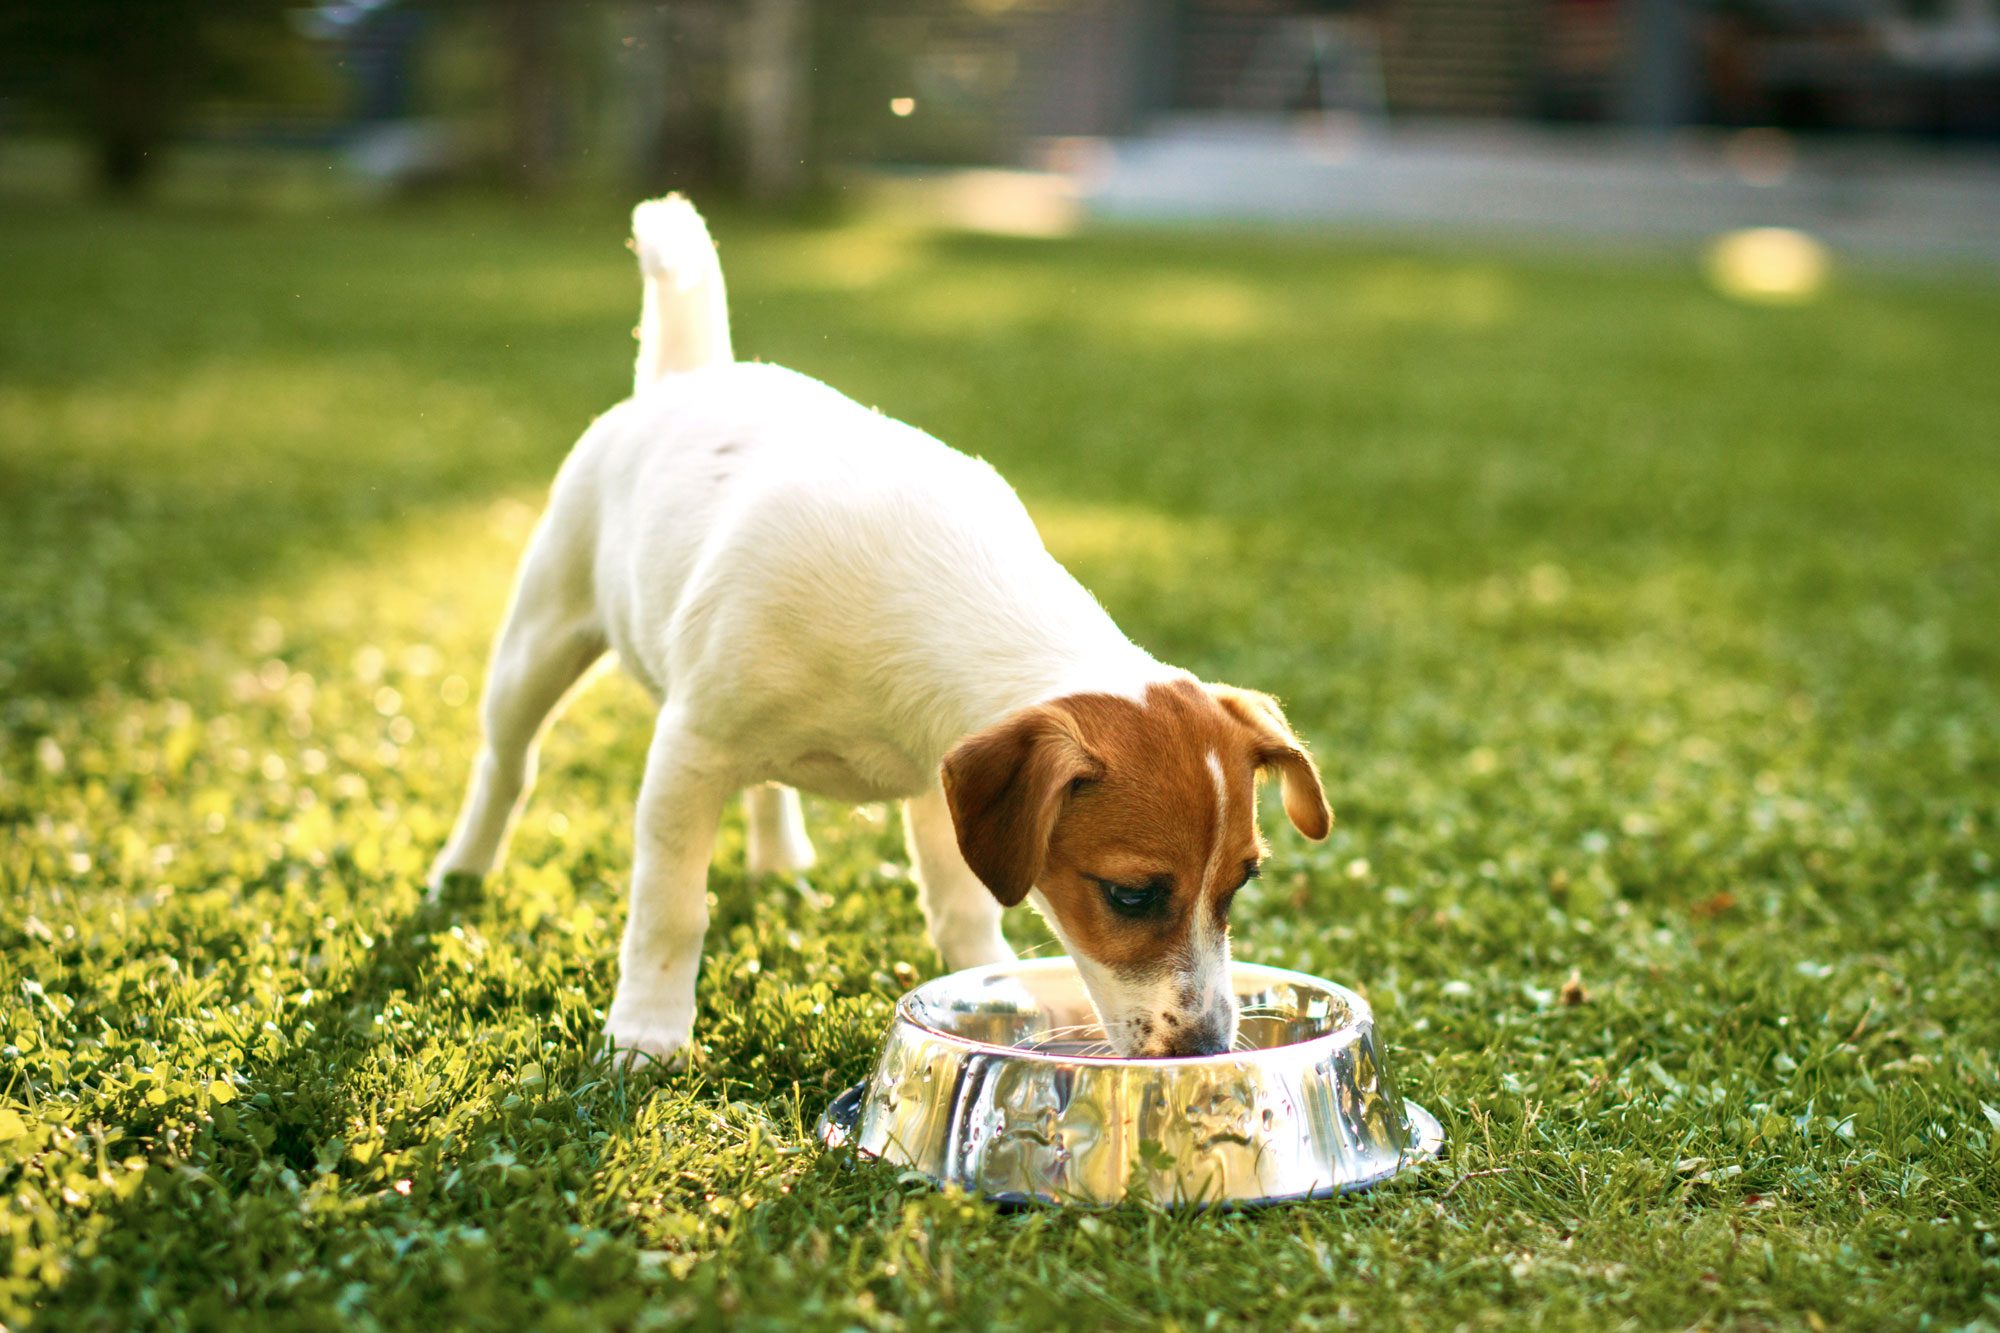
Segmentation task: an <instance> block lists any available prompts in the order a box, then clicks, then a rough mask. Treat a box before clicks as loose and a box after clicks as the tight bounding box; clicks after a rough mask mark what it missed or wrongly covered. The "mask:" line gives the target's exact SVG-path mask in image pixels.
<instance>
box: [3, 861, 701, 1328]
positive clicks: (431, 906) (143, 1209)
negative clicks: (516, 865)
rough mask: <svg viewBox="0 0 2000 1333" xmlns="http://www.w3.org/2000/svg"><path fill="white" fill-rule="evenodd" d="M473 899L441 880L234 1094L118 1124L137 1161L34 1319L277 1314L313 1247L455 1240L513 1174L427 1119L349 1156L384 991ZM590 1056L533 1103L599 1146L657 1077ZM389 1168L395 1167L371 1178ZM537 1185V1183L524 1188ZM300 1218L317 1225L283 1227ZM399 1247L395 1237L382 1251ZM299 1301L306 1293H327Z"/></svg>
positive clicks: (494, 1058) (577, 1171)
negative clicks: (558, 1114)
mask: <svg viewBox="0 0 2000 1333" xmlns="http://www.w3.org/2000/svg"><path fill="white" fill-rule="evenodd" d="M487 905H488V899H487V897H486V895H485V893H484V892H483V890H482V889H481V888H480V887H479V886H477V885H476V884H457V885H454V886H453V888H452V890H451V891H450V892H449V893H448V894H447V895H446V897H445V898H444V899H443V900H441V901H435V902H433V901H427V900H422V899H418V900H416V902H415V904H414V906H412V907H410V908H408V909H407V910H404V911H403V912H401V913H400V914H399V915H397V916H395V917H393V918H392V919H391V921H390V924H389V927H388V929H387V930H386V931H385V932H383V933H382V934H380V935H378V936H377V937H376V938H375V940H374V941H373V944H372V947H370V948H368V949H367V950H366V951H365V952H364V953H363V954H362V955H361V956H360V958H359V959H358V960H357V962H356V964H355V966H354V967H353V968H352V970H351V971H350V972H349V973H348V975H347V976H346V977H345V978H344V979H343V981H342V984H340V985H339V986H338V987H336V988H335V989H332V990H330V991H328V992H326V993H324V994H320V995H317V996H315V997H313V999H312V1000H311V1002H310V1003H309V1004H308V1005H307V1006H306V1007H304V1008H303V1009H301V1010H300V1011H299V1012H298V1014H297V1016H296V1018H294V1019H292V1020H291V1030H292V1032H293V1033H295V1034H298V1035H297V1039H296V1040H294V1041H292V1042H291V1044H290V1045H288V1046H287V1048H286V1049H285V1051H284V1052H283V1054H281V1055H279V1056H278V1057H277V1058H275V1059H271V1060H266V1061H263V1062H259V1061H257V1060H256V1059H254V1058H250V1059H246V1060H245V1061H244V1062H243V1064H242V1065H241V1066H240V1073H241V1075H242V1077H241V1079H240V1087H241V1088H242V1091H241V1093H240V1094H239V1095H240V1097H241V1100H238V1101H235V1102H234V1103H232V1104H228V1105H219V1106H213V1107H211V1108H210V1110H209V1113H208V1114H207V1115H206V1116H196V1117H193V1118H190V1117H189V1116H188V1115H187V1113H186V1108H185V1107H181V1108H167V1110H166V1112H165V1113H164V1114H162V1113H151V1112H150V1108H146V1107H143V1106H135V1107H133V1108H132V1109H131V1110H130V1111H129V1112H128V1113H127V1114H126V1115H125V1116H123V1117H121V1121H122V1128H123V1129H124V1130H125V1131H126V1133H127V1136H128V1140H129V1139H137V1140H138V1141H139V1142H141V1143H148V1144H151V1145H153V1146H152V1149H151V1151H152V1154H153V1160H152V1162H151V1164H150V1165H149V1166H148V1167H147V1168H146V1169H145V1174H144V1178H143V1179H142V1180H141V1181H139V1182H138V1183H137V1186H136V1188H134V1189H132V1190H131V1191H130V1192H129V1193H128V1194H127V1196H126V1197H125V1199H124V1200H123V1201H122V1202H119V1203H116V1204H113V1205H110V1206H109V1207H108V1208H106V1209H105V1210H103V1211H101V1212H100V1213H99V1214H98V1216H97V1219H96V1224H95V1226H94V1229H93V1232H92V1243H91V1244H90V1245H89V1246H88V1247H86V1248H84V1249H82V1250H81V1251H80V1252H79V1253H77V1254H76V1255H75V1256H74V1258H73V1261H72V1262H71V1264H70V1266H69V1268H68V1271H67V1273H66V1275H65V1277H64V1279H63V1280H62V1281H61V1282H60V1283H59V1284H57V1285H56V1286H54V1287H53V1288H52V1289H51V1290H50V1292H49V1294H48V1295H47V1297H46V1298H45V1300H44V1301H43V1302H42V1304H41V1308H40V1312H39V1313H40V1315H41V1317H42V1318H43V1319H44V1320H46V1321H48V1322H49V1324H50V1325H51V1326H56V1327H63V1326H77V1327H83V1326H89V1325H90V1324H91V1323H92V1321H93V1320H96V1319H100V1318H101V1317H102V1314H103V1312H104V1311H106V1310H127V1311H131V1312H133V1314H134V1315H135V1317H137V1316H144V1317H145V1318H146V1319H151V1318H157V1317H160V1316H163V1315H172V1316H174V1317H178V1318H181V1319H186V1320H189V1321H192V1322H193V1323H195V1324H197V1325H199V1324H202V1323H212V1322H213V1321H215V1320H217V1319H225V1318H229V1317H232V1316H241V1315H243V1314H246V1313H249V1312H251V1311H254V1310H256V1309H260V1308H261V1309H265V1310H270V1309H273V1308H282V1307H283V1305H284V1304H285V1303H286V1302H285V1301H284V1300H283V1298H282V1293H284V1292H285V1291H286V1278H285V1275H286V1274H287V1273H294V1274H299V1273H303V1272H305V1271H306V1270H307V1269H308V1268H309V1267H310V1266H312V1265H314V1264H318V1265H322V1266H323V1267H324V1268H325V1269H326V1270H328V1271H333V1270H335V1269H337V1267H338V1265H337V1263H336V1262H335V1259H336V1256H334V1255H331V1254H327V1253H322V1252H321V1250H322V1247H324V1246H327V1245H330V1244H336V1243H338V1242H340V1241H341V1240H343V1239H346V1238H349V1237H353V1236H363V1237H368V1238H370V1239H373V1240H376V1241H383V1240H385V1238H386V1240H387V1242H388V1243H391V1244H393V1243H394V1242H395V1240H396V1239H398V1238H404V1237H414V1236H416V1235H417V1233H418V1232H419V1231H422V1232H425V1233H427V1234H426V1236H425V1240H424V1243H425V1244H428V1245H431V1246H433V1247H436V1248H438V1249H440V1250H443V1249H448V1248H449V1247H450V1244H451V1242H452V1239H453V1237H454V1235H456V1234H458V1233H460V1232H462V1231H465V1230H466V1229H476V1228H478V1227H479V1226H480V1225H481V1224H482V1223H483V1222H486V1221H488V1220H489V1219H490V1218H491V1216H492V1215H493V1214H494V1213H496V1212H499V1211H504V1209H505V1208H506V1206H507V1204H508V1198H507V1195H508V1193H509V1190H510V1186H514V1185H516V1183H517V1182H514V1181H513V1180H512V1178H511V1177H510V1176H509V1174H508V1173H507V1171H506V1170H504V1169H502V1170H499V1171H497V1172H492V1173H489V1174H487V1175H485V1176H483V1177H482V1176H481V1175H480V1167H481V1166H485V1165H490V1163H485V1162H474V1161H473V1160H471V1159H470V1158H469V1157H468V1158H467V1159H466V1161H465V1162H464V1163H463V1164H462V1165H460V1166H459V1167H458V1168H457V1169H453V1167H452V1163H451V1158H450V1153H449V1150H446V1149H441V1148H440V1146H439V1143H438V1142H437V1138H438V1137H439V1136H435V1135H434V1134H433V1133H432V1131H433V1129H434V1128H435V1126H434V1125H433V1124H432V1123H429V1122H415V1123H408V1124H405V1125H403V1126H399V1127H398V1128H399V1129H400V1130H402V1131H403V1132H402V1133H401V1134H397V1133H391V1134H390V1135H389V1136H387V1137H386V1138H385V1139H384V1140H381V1141H378V1143H377V1146H376V1147H374V1148H372V1149H367V1150H365V1151H364V1150H363V1149H364V1148H366V1145H367V1144H368V1142H369V1141H368V1140H367V1138H366V1137H365V1135H364V1134H362V1133H361V1132H360V1131H361V1129H362V1127H363V1126H364V1125H365V1124H366V1123H367V1121H368V1120H369V1118H370V1114H371V1113H370V1111H369V1107H368V1097H367V1096H366V1094H365V1093H364V1092H362V1091H360V1090H359V1085H360V1084H361V1083H362V1082H363V1081H364V1080H365V1079H366V1078H367V1077H369V1076H370V1075H371V1074H379V1072H380V1071H379V1069H375V1068H372V1067H373V1066H376V1065H377V1063H378V1062H379V1061H381V1060H382V1059H384V1057H385V1056H386V1057H387V1058H389V1059H391V1060H394V1061H395V1062H396V1063H397V1065H398V1067H399V1069H400V1068H401V1066H402V1065H403V1064H404V1060H405V1057H406V1054H407V1053H401V1052H396V1051H394V1050H392V1049H391V1048H390V1046H389V1044H388V1043H390V1042H391V1041H392V1038H390V1037H388V1036H385V1035H384V1029H383V1019H384V1015H385V1013H386V1012H388V1011H390V1010H392V1009H393V1008H394V1006H395V1002H396V999H397V997H398V996H399V995H401V994H404V993H407V992H412V991H415V990H417V989H418V988H419V987H420V986H423V985H425V984H427V983H428V984H433V985H435V984H436V983H437V975H436V974H437V972H438V971H439V964H440V952H441V942H443V941H446V940H448V939H450V938H451V937H452V936H453V935H454V933H455V932H454V928H455V927H457V926H458V925H459V924H460V923H461V922H462V921H469V920H470V919H471V918H473V917H475V916H478V915H480V914H481V911H482V909H483V908H485V907H486V906H487ZM597 1056H598V1052H597V1051H596V1050H595V1049H594V1048H585V1047H581V1046H580V1047H579V1048H578V1049H577V1050H576V1052H575V1054H574V1057H573V1059H572V1063H573V1064H574V1065H575V1066H577V1068H576V1069H571V1070H569V1071H567V1072H569V1073H571V1074H575V1073H578V1072H580V1071H587V1072H594V1073H595V1075H596V1078H595V1081H594V1082H592V1083H586V1084H585V1085H584V1086H582V1087H571V1088H570V1089H569V1090H568V1092H567V1094H566V1095H564V1094H559V1093H557V1092H556V1091H555V1090H554V1087H553V1084H554V1082H555V1080H554V1079H550V1080H549V1083H548V1086H549V1089H550V1090H549V1093H548V1095H547V1098H546V1101H547V1105H548V1106H549V1107H550V1108H555V1107H557V1105H558V1104H560V1105H561V1106H562V1107H564V1108H567V1109H568V1110H569V1111H570V1112H571V1113H572V1119H577V1120H579V1121H580V1122H579V1123H574V1124H571V1125H570V1126H568V1128H567V1130H566V1131H565V1132H567V1133H571V1134H573V1135H574V1137H575V1138H576V1139H577V1141H579V1142H582V1143H593V1144H597V1145H600V1146H601V1145H602V1144H603V1143H605V1141H606V1140H607V1138H615V1137H617V1136H618V1135H620V1134H621V1133H622V1132H623V1131H624V1130H626V1129H627V1128H628V1127H629V1126H630V1125H631V1124H632V1122H633V1120H634V1118H635V1117H636V1116H637V1115H638V1114H639V1113H640V1112H641V1110H642V1108H644V1107H645V1106H646V1105H647V1102H648V1094H649V1093H650V1092H651V1091H653V1090H655V1089H656V1088H657V1087H658V1086H659V1085H660V1083H661V1081H662V1079H663V1078H664V1077H665V1075H664V1074H662V1073H653V1072H649V1071H643V1070H642V1071H637V1072H630V1073H628V1072H627V1071H625V1070H623V1069H620V1068H617V1067H615V1066H612V1065H610V1064H607V1063H594V1062H595V1061H596V1059H597ZM512 1063H514V1062H513V1061H511V1060H508V1059H507V1058H506V1057H505V1055H504V1053H503V1052H500V1051H498V1050H493V1051H490V1052H489V1053H488V1055H487V1056H486V1057H485V1058H483V1059H482V1057H481V1056H480V1055H479V1054H478V1053H477V1052H476V1051H474V1052H471V1053H469V1054H468V1056H467V1059H466V1065H467V1067H466V1069H465V1070H464V1071H463V1072H464V1074H465V1075H466V1076H467V1077H468V1078H470V1079H472V1080H475V1081H476V1082H478V1083H479V1084H481V1085H490V1084H491V1083H492V1082H493V1081H495V1080H499V1079H503V1078H510V1077H511V1078H514V1079H516V1081H517V1082H519V1081H520V1078H519V1074H520V1071H518V1070H514V1069H509V1068H508V1067H507V1066H508V1065H510V1064H512ZM409 1064H410V1065H411V1066H412V1069H411V1073H410V1075H409V1076H410V1077H415V1076H417V1075H416V1072H415V1068H414V1066H415V1065H416V1064H417V1062H416V1061H415V1060H410V1061H409ZM546 1077H547V1076H546V1075H537V1076H536V1078H535V1080H534V1081H533V1082H534V1085H535V1086H534V1087H533V1088H530V1087H528V1086H526V1085H525V1084H523V1086H522V1089H521V1093H520V1094H519V1095H517V1097H516V1098H515V1099H514V1101H516V1102H520V1101H523V1100H525V1099H527V1098H529V1097H531V1096H532V1095H533V1093H534V1092H535V1091H538V1090H539V1089H540V1088H541V1087H542V1086H543V1084H542V1079H543V1078H546ZM469 1096H470V1094H465V1093H461V1094H460V1095H459V1097H455V1098H447V1099H446V1101H447V1103H449V1102H450V1101H456V1100H462V1099H465V1098H469ZM516 1109H519V1108H518V1107H517V1108H516ZM176 1112H178V1114H177V1113H176ZM449 1112H450V1106H449V1104H446V1105H442V1106H440V1107H439V1108H438V1118H439V1119H442V1120H447V1121H448V1120H449V1119H450V1115H449ZM503 1113H504V1112H503ZM488 1114H489V1115H491V1114H494V1113H493V1112H491V1111H490V1110H489V1111H488ZM585 1117H587V1118H585ZM479 1128H480V1129H482V1130H486V1131H488V1132H489V1133H491V1134H492V1136H493V1140H494V1141H495V1142H501V1143H504V1142H506V1141H508V1138H509V1136H508V1135H507V1134H506V1133H505V1127H503V1126H496V1125H492V1124H482V1125H481V1126H480V1127H479ZM442 1137H443V1138H444V1139H446V1140H449V1139H450V1137H451V1135H450V1133H449V1132H447V1133H446V1134H445V1135H443V1136H442ZM350 1140H351V1142H350ZM405 1140H407V1141H405ZM489 1146H490V1145H489ZM489 1156H490V1154H489ZM391 1162H393V1163H394V1170H393V1171H391V1170H386V1169H385V1167H386V1166H387V1165H388V1164H389V1163H391ZM591 1165H592V1164H591V1162H590V1161H588V1160H578V1161H577V1162H576V1163H574V1164H573V1166H572V1168H571V1171H572V1174H574V1176H575V1182H574V1183H576V1184H578V1185H581V1184H582V1182H583V1180H584V1179H585V1177H586V1176H587V1174H588V1172H589V1170H590V1169H591ZM544 1184H545V1182H543V1181H541V1180H539V1179H536V1180H533V1181H531V1182H529V1185H528V1188H529V1189H530V1190H534V1189H539V1188H542V1187H543V1185H544ZM301 1212H303V1213H305V1214H307V1215H308V1217H317V1219H318V1223H319V1224H318V1225H313V1224H311V1223H309V1224H308V1226H307V1227H306V1228H304V1229H303V1230H302V1229H300V1228H299V1227H298V1226H297V1225H296V1223H297V1221H298V1217H299V1214H300V1213H301ZM260 1223H269V1224H270V1225H268V1226H263V1225H260ZM328 1228H333V1229H332V1230H329V1229H328ZM287 1242H289V1246H287ZM415 1243H417V1242H416V1241H415V1240H407V1241H405V1243H404V1245H403V1248H402V1249H400V1250H399V1251H398V1254H399V1257H400V1256H403V1255H404V1254H405V1253H406V1252H407V1249H408V1247H409V1246H410V1245H412V1244H415ZM528 1261H529V1262H539V1261H540V1260H539V1258H536V1259H530V1260H528ZM433 1276H434V1274H433ZM246 1288H249V1290H246ZM315 1295H316V1296H317V1298H318V1299H322V1300H323V1299H324V1298H325V1296H326V1295H327V1293H326V1292H325V1291H324V1290H321V1291H318V1292H316V1293H315ZM344 1312H345V1313H354V1312H353V1311H344Z"/></svg>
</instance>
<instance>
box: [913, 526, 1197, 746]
mask: <svg viewBox="0 0 2000 1333" xmlns="http://www.w3.org/2000/svg"><path fill="white" fill-rule="evenodd" d="M1049 563H1050V564H1051V565H1052V566H1054V567H1055V569H1056V570H1057V571H1058V572H1060V574H1061V578H1060V581H1059V582H1054V581H1052V582H1050V583H1045V584H1044V585H1043V586H1042V588H1041V592H1042V593H1043V594H1044V596H1043V597H1042V598H1039V599H1037V601H1036V603H1035V605H1034V606H1033V608H1032V613H1031V614H1007V612H1008V610H1010V608H994V610H995V617H994V623H992V624H989V626H988V627H987V630H988V632H986V633H983V634H979V635H976V636H970V637H969V638H967V639H961V640H958V642H957V645H956V650H955V651H954V653H953V659H954V660H953V661H952V663H951V666H952V669H951V670H950V671H949V672H948V673H947V675H946V677H945V678H946V679H949V680H951V681H952V682H953V685H954V687H955V688H954V689H953V691H952V693H953V695H954V696H955V697H952V698H950V699H947V700H941V701H940V702H941V703H942V704H944V707H943V708H941V709H940V710H939V712H940V714H941V715H942V716H941V720H944V721H945V722H946V726H945V728H944V729H945V730H946V731H948V732H950V733H951V734H949V735H940V736H939V737H938V738H937V739H938V740H939V742H940V743H941V744H942V745H943V746H944V747H946V748H949V747H950V746H951V745H953V744H956V743H957V742H958V741H959V740H960V739H962V738H963V737H965V736H967V735H969V734H971V733H972V732H974V731H978V730H981V729H983V728H986V727H989V726H992V725H993V724H994V723H996V722H999V721H1001V720H1002V719H1004V718H1006V717H1008V716H1010V715H1011V714H1013V713H1016V712H1018V711H1020V710H1021V709H1023V708H1028V707H1031V706H1033V705H1035V704H1039V703H1046V702H1048V701H1049V700H1051V699H1060V698H1064V697H1066V696H1069V695H1076V694H1116V695H1122V696H1124V697H1126V698H1129V699H1131V700H1133V701H1134V702H1138V703H1143V702H1144V701H1145V694H1146V687H1147V686H1149V685H1152V684H1154V683H1156V682H1159V681H1165V680H1173V679H1177V678H1180V677H1183V676H1186V675H1187V674H1188V673H1187V672H1185V671H1183V670H1181V669H1180V668H1178V667H1172V666H1168V665H1167V664H1165V663H1163V662H1161V661H1159V660H1158V659H1156V658H1155V657H1153V655H1152V654H1150V653H1148V652H1147V651H1146V650H1145V649H1143V648H1141V647H1139V645H1137V644H1135V643H1133V642H1132V641H1131V640H1130V639H1128V638H1127V637H1125V634H1124V632H1123V631H1121V630H1120V629H1119V628H1118V626H1117V624H1116V623H1115V622H1114V621H1113V620H1112V619H1111V617H1110V615H1109V614H1107V613H1106V612H1105V610H1104V608H1103V607H1101V606H1099V605H1098V604H1097V601H1096V599H1095V598H1093V597H1092V596H1091V595H1090V594H1089V593H1088V592H1087V591H1085V590H1084V588H1083V587H1082V585H1081V584H1078V583H1077V582H1076V581H1075V580H1074V579H1072V578H1071V577H1070V576H1069V575H1068V573H1067V572H1066V571H1062V570H1061V566H1059V565H1055V562H1054V561H1053V560H1051V561H1050V562H1049ZM1021 609H1023V610H1026V609H1027V608H1021ZM940 753H942V751H940Z"/></svg>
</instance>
